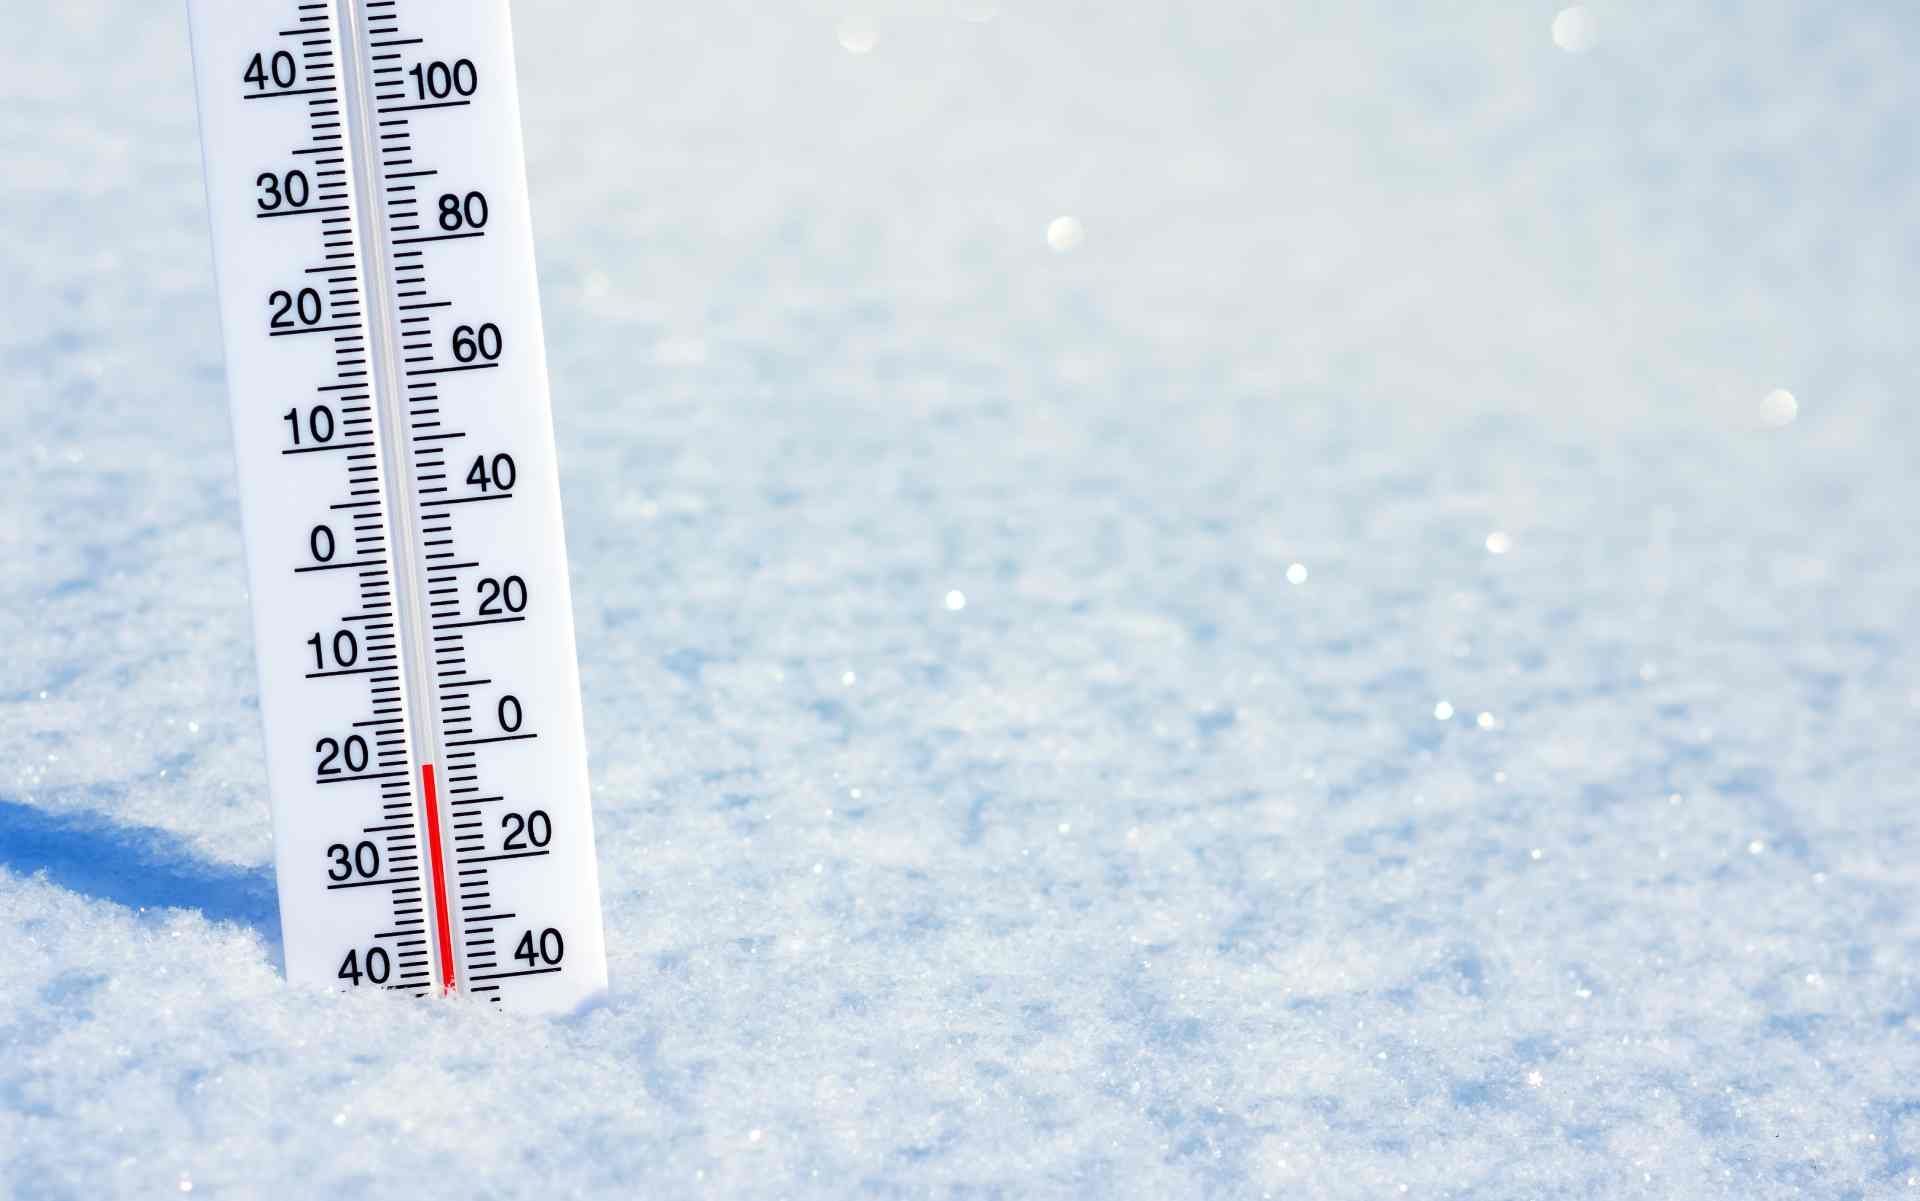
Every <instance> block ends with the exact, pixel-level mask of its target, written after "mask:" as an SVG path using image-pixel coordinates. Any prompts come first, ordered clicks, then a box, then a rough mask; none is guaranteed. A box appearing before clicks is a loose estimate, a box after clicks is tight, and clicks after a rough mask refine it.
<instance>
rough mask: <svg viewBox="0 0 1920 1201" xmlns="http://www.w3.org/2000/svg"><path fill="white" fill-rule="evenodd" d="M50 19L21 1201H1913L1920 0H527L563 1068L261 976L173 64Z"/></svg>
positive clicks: (227, 486) (28, 660) (244, 732)
mask: <svg viewBox="0 0 1920 1201" xmlns="http://www.w3.org/2000/svg"><path fill="white" fill-rule="evenodd" d="M7 7H8V12H7V20H6V23H5V27H6V31H7V32H6V37H5V39H4V41H0V229H4V231H5V233H6V235H7V236H6V238H5V240H4V242H3V243H0V284H3V285H4V287H0V446H4V447H5V448H6V449H5V462H6V463H7V464H8V466H9V468H10V471H9V472H8V479H7V484H6V487H5V488H4V491H0V1192H4V1193H6V1194H8V1195H11V1196H15V1197H24V1198H67V1197H73V1198H81V1197H85V1198H94V1197H103V1196H113V1195H127V1196H136V1195H137V1196H149V1197H150V1196H159V1195H163V1194H166V1195H176V1194H177V1192H179V1191H186V1190H189V1189H191V1191H192V1193H193V1194H194V1195H196V1196H216V1197H264V1196H278V1197H302V1196H321V1195H333V1196H357V1195H367V1194H379V1195H389V1196H399V1195H406V1196H418V1197H455V1196H460V1197H474V1196H478V1197H507V1196H514V1195H528V1196H543V1197H544V1196H573V1195H589V1194H607V1195H621V1196H634V1197H650V1198H672V1197H767V1198H774V1197H850V1196H870V1197H880V1198H895V1197H898V1198H919V1197H937V1198H975V1199H978V1198H995V1197H1004V1198H1013V1197H1067V1196H1079V1197H1103V1198H1104V1197H1140V1198H1172V1197H1249V1198H1251V1197H1267V1196H1272V1197H1339V1198H1345V1197H1414V1198H1419V1197H1428V1198H1442V1197H1451V1198H1508V1197H1512V1198H1559V1197H1592V1198H1608V1199H1615V1198H1641V1197H1645V1198H1693V1197H1730V1198H1731V1197H1737V1198H1776V1197H1818V1198H1856V1197H1857V1198H1882V1197H1893V1196H1914V1195H1920V1183H1916V1182H1917V1181H1920V975H1917V974H1916V967H1915V965H1916V959H1917V957H1920V917H1917V916H1916V914H1917V910H1916V902H1920V867H1916V856H1920V808H1917V807H1916V787H1917V785H1916V780H1920V567H1917V566H1916V559H1915V553H1914V552H1915V543H1916V538H1915V535H1916V532H1920V531H1917V524H1920V518H1916V513H1915V509H1916V504H1917V503H1920V485H1916V482H1915V481H1916V472H1915V464H1916V461H1920V459H1917V455H1920V418H1917V417H1916V415H1915V404H1914V402H1913V399H1912V381H1913V380H1914V378H1915V369H1916V367H1917V366H1920V362H1917V361H1916V356H1915V354H1914V353H1913V351H1912V349H1911V348H1912V344H1913V335H1912V314H1913V313H1914V312H1915V311H1916V307H1915V306H1916V303H1920V235H1917V234H1916V232H1915V227H1914V225H1913V214H1914V213H1915V212H1916V211H1920V207H1917V205H1920V195H1916V192H1917V191H1920V188H1916V183H1917V182H1920V176H1916V171H1915V157H1914V147H1913V113H1914V112H1915V111H1916V107H1917V106H1920V74H1916V73H1915V72H1914V70H1913V69H1912V64H1913V62H1914V61H1915V59H1916V57H1920V22H1916V20H1915V18H1914V10H1913V8H1912V6H1911V5H1910V4H1908V3H1905V2H1904V0H1901V2H1875V0H1859V2H1849V3H1844V4H1834V3H1820V2H1815V0H1804V2H1795V3H1779V2H1773V0H1743V2H1742V3H1738V4H1734V3H1725V2H1721V3H1709V2H1705V0H1660V2H1658V3H1655V2H1653V0H1645V2H1641V3H1626V2H1624V0H1622V2H1617V3H1596V4H1593V5H1591V6H1589V7H1588V8H1587V10H1586V11H1584V12H1581V13H1577V14H1565V13H1561V12H1560V11H1559V6H1558V5H1556V4H1553V3H1549V4H1546V5H1544V6H1542V5H1538V4H1533V3H1514V2H1510V0H1500V2H1494V0H1484V2H1479V0H1476V2H1462V3H1454V4H1446V5H1441V4H1407V3H1401V2H1391V0H1342V2H1339V3H1333V2H1312V3H1309V2H1305V0H1302V2H1299V3H1275V2H1274V0H1259V2H1257V3H1254V2H1243V0H1205V2H1204V3H1199V4H1193V3H1180V2H1176V0H1118V2H1109V3H1105V4H1093V3H1068V2H1060V3H1041V4H1033V5H1028V4H1016V3H1011V2H1009V3H1004V4H1001V5H1000V6H999V8H1000V11H998V12H997V13H995V12H994V11H993V9H994V5H993V4H992V2H991V0H954V2H952V3H945V2H943V0H927V2H926V3H925V4H923V5H921V6H919V7H915V8H910V9H908V8H890V7H888V6H885V5H879V6H874V7H873V8H870V9H868V15H865V16H862V15H861V14H859V13H856V12H853V11H852V10H851V9H849V8H843V7H833V6H822V5H814V4H809V3H792V2H786V0H782V2H780V3H767V2H765V0H762V2H758V3H749V2H746V0H727V2H711V3H710V2H706V0H703V2H701V3H697V4H682V5H674V6H668V5H660V4H654V3H651V2H649V3H643V4H634V5H624V4H620V5H616V4H587V3H584V2H577V0H566V2H561V0H540V2H539V3H537V4H535V3H531V2H528V0H523V2H522V3H521V4H520V5H519V9H518V18H519V25H520V59H521V84H522V91H523V96H524V102H525V107H526V121H527V143H528V146H529V147H530V154H531V156H532V159H531V164H530V165H531V170H532V178H533V184H534V189H535V197H534V199H535V205H536V210H537V220H538V232H539V235H540V250H541V255H542V270H543V282H544V285H545V300H546V306H547V321H548V329H549V336H550V340H551V349H552V354H553V365H554V375H555V378H554V392H555V395H556V397H557V398H558V401H557V412H556V422H557V425H558V430H559V438H560V443H561V446H560V449H561V455H562V461H563V464H564V466H565V468H566V470H567V472H568V474H567V477H566V482H565V493H566V503H567V512H568V519H569V535H570V544H571V548H572V555H573V570H574V586H575V593H576V597H577V603H578V606H579V614H578V617H579V624H580V640H581V648H580V649H581V654H582V659H583V666H584V672H585V693H586V708H587V721H588V729H589V736H590V739H591V742H592V745H593V759H594V763H593V768H594V773H595V780H596V786H595V787H596V802H597V806H598V810H597V822H598V831H599V840H600V857H601V864H602V873H603V878H604V881H605V885H606V915H607V922H608V938H609V944H610V948H609V949H610V952H611V957H612V965H613V972H614V988H615V993H614V996H613V997H612V999H611V1001H610V1002H609V1003H608V1004H607V1005H606V1006H604V1007H603V1008H601V1009H599V1010H597V1011H595V1012H593V1013H591V1014H589V1015H587V1016H584V1017H581V1018H578V1019H574V1020H568V1021H549V1020H537V1019H527V1018H520V1017H515V1016H512V1015H505V1014H500V1013H496V1012H490V1011H487V1010H485V1009H483V1008H482V1007H481V1006H478V1005H468V1004H464V1003H446V1004H434V1003H408V1002H405V1001H401V1000H398V999H391V998H379V997H366V996H355V997H346V996H338V995H330V994H325V993H319V992H309V991H305V990H300V989H294V988H290V987H288V986H287V985H286V984H284V982H283V981H282V980H281V978H280V977H279V975H278V971H277V968H276V949H275V940H276V938H277V920H276V915H275V912H274V902H273V892H272V885H271V866H270V855H269V842H268V815H267V802H266V798H265V796H264V794H263V790H262V783H261V772H262V766H261V749H260V736H259V731H258V728H257V717H256V710H255V697H254V687H255V685H254V677H253V668H252V664H251V660H250V649H249V646H248V637H247V624H246V623H247V617H246V598H245V593H244V581H243V571H242V562H241V547H240V536H239V527H238V516H237V513H236V511H235V502H234V483H233V474H232V465H231V459H230V454H229V450H228V442H227V423H226V417H225V404H226V400H225V396H224V394H223V381H222V377H221V367H220V358H219V345H218V336H217V325H216V316H215V311H214V307H213V294H212V287H213V283H212V273H211V267H210V263H209V253H208V246H207V235H206V229H205V225H204V207H203V200H202V191H201V181H200V168H199V158H198V146H197V141H196V133H195V117H194V106H193V95H192V83H191V77H190V71H189V63H188V52H187V43H186V32H185V22H184V15H183V12H182V11H181V10H182V6H181V5H180V4H178V3H174V2H165V3H163V2H158V0H156V2H152V3H148V2H136V0H120V2H118V3H107V2H104V0H62V3H59V4H44V5H43V4H28V3H25V2H24V0H22V2H17V3H10V4H9V5H8V6H7ZM1780 389H1784V390H1786V391H1787V392H1789V393H1791V396H1790V397H1785V398H1783V397H1781V396H1779V395H1775V392H1776V390H1780ZM1495 552H1499V553H1495ZM1296 565H1297V566H1296ZM1483 715H1484V716H1483Z"/></svg>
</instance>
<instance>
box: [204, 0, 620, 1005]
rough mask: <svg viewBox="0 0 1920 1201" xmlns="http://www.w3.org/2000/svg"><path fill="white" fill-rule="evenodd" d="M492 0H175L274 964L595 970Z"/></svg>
mask: <svg viewBox="0 0 1920 1201" xmlns="http://www.w3.org/2000/svg"><path fill="white" fill-rule="evenodd" d="M507 8H508V5H507V0H306V2H301V0H189V3H188V10H189V17H190V20H191V25H192V30H193V60H194V72H195V78H196V82H197V86H198V93H199V105H200V131H201V143H202V150H203V155H204V160H205V168H206V184H207V207H208V210H209V215H210V218H211V224H212V233H213V250H214V262H215V268H216V274H217V277H218V283H219V294H220V319H221V328H222V331H223V335H224V343H225V348H226V364H227V391H228V399H229V403H230V407H231V413H232V421H233V440H234V448H235V451H236V455H237V458H238V464H239V478H240V500H241V516H242V523H243V525H244V527H245V533H246V549H247V568H248V578H249V584H250V588H251V593H252V600H253V631H254V647H255V655H256V658H257V660H258V666H259V676H260V707H261V710H262V714H263V717H264V720H265V725H266V742H267V773H268V783H269V786H270V789H271V793H272V798H273V830H274V855H275V861H276V866H277V875H278V881H279V893H280V920H281V927H282V934H283V943H284V948H285V954H286V966H287V976H288V978H289V979H290V980H293V981H295V982H308V983H317V984H321V985H325V986H328V987H333V988H341V989H386V990H393V991H398V992H405V993H413V994H416V995H436V994H443V993H453V992H459V993H465V994H471V995H472V996H474V997H477V998H484V999H486V1000H488V1001H492V1002H498V1003H502V1004H506V1005H509V1006H512V1007H514V1008H517V1009H522V1010H528V1011H536V1012H538V1011H547V1012H558V1011H567V1010H572V1009H575V1008H577V1007H578V1006H579V1005H581V1004H582V1003H583V1002H587V1001H590V1000H591V999H593V998H594V997H596V996H597V995H599V994H601V993H603V992H604V991H605V989H606V980H607V976H606V952H605V947H604V944H603V939H602V934H601V925H600V897H599V881H598V876H597V870H596V865H595V861H594V850H593V828H592V815H591V811H590V805H589V798H588V786H587V763H586V740H585V734H584V730H583V727H582V722H581V715H580V685H579V670H578V666H577V664H576V661H575V656H574V636H573V615H572V604H571V600H570V598H569V592H568V586H567V559H566V545H565V541H564V537H563V534H562V531H561V524H560V487H559V477H558V472H557V468H556V464H555V459H554V449H553V430H552V422H551V413H550V409H549V399H548V392H547V366H546V352H545V345H544V338H543V334H542V332H541V325H540V303H539V294H538V289H537V286H536V280H535V275H534V261H533V233H532V225H531V222H530V220H529V214H528V205H527V184H526V169H525V164H524V161H523V158H522V153H521V143H520V109H519V99H518V95H517V92H516V88H515V83H514V68H513V40H512V30H511V27H510V24H509V20H508V13H507Z"/></svg>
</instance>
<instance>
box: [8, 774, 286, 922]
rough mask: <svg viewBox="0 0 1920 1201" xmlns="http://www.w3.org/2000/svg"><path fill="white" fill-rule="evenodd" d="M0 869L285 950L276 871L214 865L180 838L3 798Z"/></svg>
mask: <svg viewBox="0 0 1920 1201" xmlns="http://www.w3.org/2000/svg"><path fill="white" fill-rule="evenodd" d="M0 867H5V868H6V869H7V870H9V871H13V872H17V873H19V874H21V875H25V876H30V875H33V874H34V873H35V872H45V873H46V874H47V878H48V879H49V880H51V881H52V882H53V883H55V884H58V885H60V886H61V887H62V888H68V889H72V890H73V891H74V892H77V893H81V894H83V895H86V896H89V897H94V898H96V899H99V900H103V901H112V902H114V903H115V904H117V905H125V906H127V907H128V908H129V909H194V910H198V911H199V912H200V913H202V914H205V915H206V917H207V919H208V920H209V921H217V922H236V923H238V924H240V925H243V926H251V927H253V928H254V929H255V930H258V931H259V932H260V935H261V937H263V938H264V939H266V940H267V943H268V945H269V946H270V947H272V948H273V950H274V954H275V956H276V958H277V957H278V954H279V946H280V899H279V896H278V895H277V894H276V893H275V892H274V887H273V869H272V868H271V867H251V868H250V867H236V866H233V865H230V864H222V863H209V862H208V861H207V860H205V859H203V858H201V857H200V856H199V855H198V854H196V853H195V852H194V851H193V850H192V849H190V848H189V847H188V846H187V845H186V844H185V843H183V842H182V841H180V839H179V838H177V837H175V836H174V835H172V834H169V833H167V832H166V831H165V830H157V829H154V828H153V827H151V826H133V825H120V824H116V823H114V822H112V821H110V820H108V819H106V818H103V817H101V816H100V815H98V814H85V813H81V814H57V813H48V812H47V811H45V810H44V809H36V808H34V807H33V806H31V805H22V804H19V803H18V802H15V801H9V800H6V799H5V798H0Z"/></svg>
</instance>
